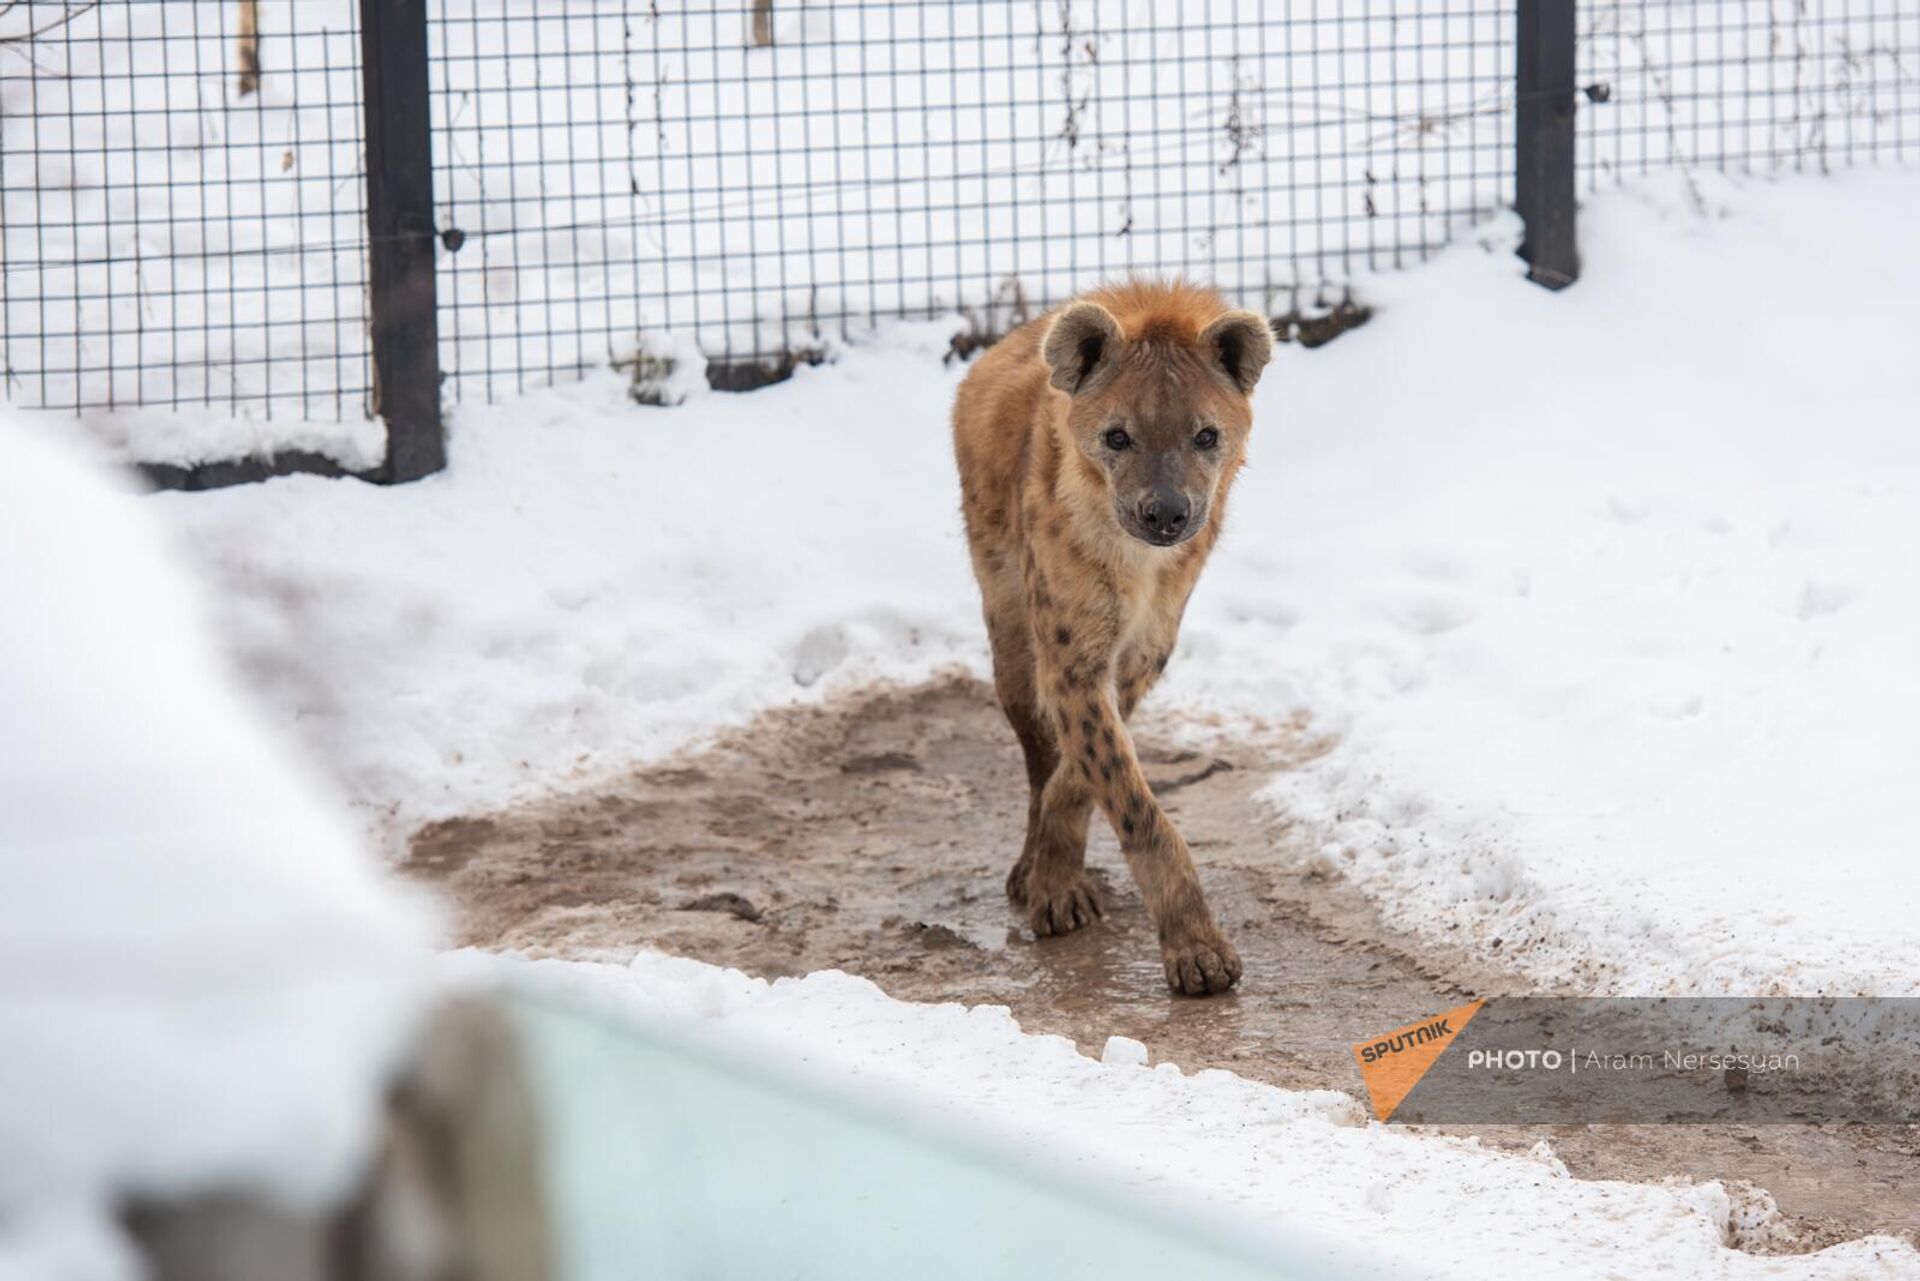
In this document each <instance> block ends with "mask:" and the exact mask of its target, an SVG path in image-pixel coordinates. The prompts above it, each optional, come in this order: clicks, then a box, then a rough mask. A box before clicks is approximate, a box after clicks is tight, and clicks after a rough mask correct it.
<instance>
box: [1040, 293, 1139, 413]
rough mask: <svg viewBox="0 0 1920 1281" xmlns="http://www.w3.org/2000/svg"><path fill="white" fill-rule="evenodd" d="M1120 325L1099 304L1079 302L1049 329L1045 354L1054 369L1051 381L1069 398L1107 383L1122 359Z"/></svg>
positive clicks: (1043, 345)
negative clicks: (1108, 377)
mask: <svg viewBox="0 0 1920 1281" xmlns="http://www.w3.org/2000/svg"><path fill="white" fill-rule="evenodd" d="M1120 342H1121V338H1120V322H1119V321H1117V320H1115V319H1114V318H1113V313H1112V312H1110V311H1108V310H1107V309H1106V308H1105V307H1102V306H1101V305H1100V304H1099V303H1097V302H1077V303H1074V304H1073V305H1072V306H1071V307H1068V308H1067V309H1066V310H1065V311H1063V312H1061V313H1060V314H1059V315H1058V316H1055V317H1054V318H1053V324H1052V325H1051V326H1049V327H1048V329H1047V338H1046V341H1045V342H1044V343H1043V344H1041V348H1040V351H1041V354H1042V355H1044V356H1045V357H1046V359H1047V365H1048V367H1049V368H1051V369H1052V370H1053V377H1052V378H1051V379H1050V380H1049V381H1050V382H1052V383H1053V385H1054V386H1056V387H1058V388H1059V389H1060V390H1061V391H1064V392H1066V393H1067V394H1068V395H1074V394H1076V393H1078V392H1083V391H1087V390H1088V389H1090V388H1092V387H1094V386H1096V385H1098V384H1099V383H1102V382H1105V381H1106V379H1107V375H1109V374H1111V373H1112V372H1113V370H1114V366H1115V364H1116V363H1118V361H1119V358H1120Z"/></svg>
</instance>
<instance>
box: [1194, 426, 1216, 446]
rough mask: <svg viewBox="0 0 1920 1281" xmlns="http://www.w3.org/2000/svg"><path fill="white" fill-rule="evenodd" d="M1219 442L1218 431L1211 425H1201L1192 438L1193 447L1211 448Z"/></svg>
mask: <svg viewBox="0 0 1920 1281" xmlns="http://www.w3.org/2000/svg"><path fill="white" fill-rule="evenodd" d="M1219 443H1220V433H1219V432H1217V431H1215V430H1214V429H1213V428H1211V427H1202V428H1201V429H1200V431H1199V432H1198V434H1196V435H1195V436H1194V438H1193V447H1194V448H1195V449H1212V448H1213V447H1214V446H1215V445H1218V444H1219Z"/></svg>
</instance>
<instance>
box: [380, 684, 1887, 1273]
mask: <svg viewBox="0 0 1920 1281" xmlns="http://www.w3.org/2000/svg"><path fill="white" fill-rule="evenodd" d="M1140 738H1141V743H1142V756H1143V759H1144V760H1145V762H1146V765H1147V772H1148V775H1149V777H1150V779H1151V780H1152V781H1153V782H1154V785H1155V788H1156V790H1157V791H1158V792H1160V794H1161V796H1162V799H1163V801H1164V803H1165V804H1166V806H1167V808H1168V809H1169V811H1170V812H1171V813H1172V814H1173V815H1174V817H1175V820H1176V821H1177V822H1178V823H1179V824H1180V827H1181V830H1182V831H1183V832H1184V833H1185V834H1186V836H1187V838H1188V841H1189V843H1190V844H1191V845H1192V847H1193V851H1194V857H1195V859H1196V861H1197V862H1198V863H1199V865H1200V874H1201V879H1202V881H1203V882H1204V884H1205V886H1206V889H1207V894H1208V897H1209V899H1210V901H1211V902H1212V904H1213V907H1214V911H1215V914H1216V916H1217V917H1218V919H1219V921H1220V924H1221V926H1222V927H1223V928H1224V929H1225V930H1227V932H1228V934H1229V936H1230V937H1231V938H1232V939H1233V941H1234V943H1235V945H1236V946H1237V947H1238V948H1239V950H1240V955H1241V958H1242V960H1243V961H1244V963H1245V966H1246V971H1245V975H1244V977H1243V978H1242V980H1241V985H1240V987H1239V988H1238V989H1236V990H1235V991H1234V992H1232V993H1229V994H1228V995H1226V996H1223V997H1212V998H1209V999H1206V1000H1190V999H1182V998H1176V997H1173V996H1171V995H1170V994H1169V993H1168V992H1167V990H1166V987H1165V982H1164V979H1163V977H1162V973H1161V966H1160V960H1159V953H1158V950H1157V949H1156V947H1155V945H1154V941H1153V933H1152V929H1151V927H1150V926H1149V924H1148V922H1147V919H1146V915H1145V913H1144V911H1143V910H1142V908H1141V905H1140V899H1139V896H1138V895H1137V894H1136V893H1135V892H1134V890H1133V886H1132V884H1131V882H1130V881H1129V879H1128V877H1127V875H1126V871H1125V866H1124V864H1123V863H1122V861H1121V858H1120V854H1119V850H1118V848H1117V847H1116V846H1115V845H1114V843H1113V839H1112V837H1111V834H1109V833H1107V832H1105V831H1104V830H1102V828H1103V824H1102V823H1101V822H1100V821H1099V820H1098V818H1097V816H1096V819H1095V823H1094V830H1095V833H1096V835H1095V839H1094V841H1093V844H1092V847H1091V849H1090V852H1089V857H1088V863H1089V867H1090V869H1091V870H1092V872H1093V874H1094V876H1095V877H1096V879H1098V880H1099V882H1100V884H1101V887H1102V889H1103V890H1104V891H1105V901H1106V908H1107V917H1106V920H1105V922H1104V923H1102V924H1101V925H1098V926H1096V927H1094V928H1093V929H1090V930H1083V931H1081V932H1079V933H1077V934H1073V935H1069V936H1067V937H1065V938H1057V939H1046V940H1042V941H1036V940H1034V939H1033V938H1032V937H1031V936H1030V935H1029V934H1028V933H1027V932H1026V930H1025V929H1024V927H1023V926H1022V925H1021V923H1020V918H1019V917H1018V916H1017V915H1016V914H1015V912H1014V911H1013V910H1012V909H1011V908H1010V907H1009V906H1008V904H1007V901H1006V897H1005V893H1004V889H1003V886H1004V882H1005V879H1006V873H1007V869H1008V868H1009V867H1010V866H1011V865H1012V863H1013V860H1014V858H1015V857H1016V856H1017V855H1018V853H1019V850H1020V839H1021V833H1022V826H1023V824H1024V822H1025V818H1026V782H1025V773H1024V770H1023V768H1022V766H1021V761H1020V752H1019V749H1018V748H1017V747H1016V745H1015V743H1014V741H1013V736H1012V734H1011V732H1010V731H1009V730H1008V729H1007V727H1006V724H1005V722H1004V721H1003V720H1002V719H1001V717H1000V713H999V711H998V709H997V708H996V707H995V706H994V704H993V701H992V694H991V691H990V690H989V689H988V688H987V687H986V686H985V685H982V684H980V683H978V682H975V681H971V680H965V679H950V680H945V681H941V682H937V683H934V684H932V685H928V686H923V687H919V688H915V689H909V690H884V691H878V692H874V693H871V694H868V695H865V696H863V697H861V698H859V699H858V700H854V701H849V702H847V703H844V704H841V705H838V706H833V707H827V708H811V709H798V710H783V711H780V712H776V713H772V714H769V715H767V716H765V717H763V718H762V719H761V720H760V721H758V722H756V724H755V725H754V726H753V727H751V728H750V729H747V730H743V731H739V732H737V733H733V734H730V735H728V736H726V737H725V738H723V739H722V740H721V741H720V742H719V743H717V744H716V745H715V746H713V747H711V748H708V749H706V750H703V751H701V752H699V753H697V754H691V755H687V756H683V757H681V758H679V759H677V760H675V761H672V762H670V763H668V764H665V765H662V766H659V767H655V768H651V769H647V770H644V771H640V772H636V773H635V774H633V775H632V776H631V777H630V778H629V779H628V780H626V781H625V782H623V783H622V784H620V785H619V786H616V787H611V788H606V789H603V790H600V791H596V792H593V793H588V794H580V795H570V796H561V797H554V798H551V799H548V800H545V801H542V802H540V803H538V804H536V805H534V806H530V807H528V808H524V809H519V810H515V811H511V812H506V813H501V814H493V815H486V816H474V817H470V818H463V819H456V820H452V821H449V822H445V823H438V824H434V825H432V826H430V827H428V828H426V829H424V830H423V831H421V832H420V833H419V834H417V835H416V837H415V838H414V840H413V842H412V846H411V850H410V853H409V857H408V859H407V861H406V863H405V865H404V870H405V871H406V872H407V873H408V874H409V875H410V876H412V877H414V878H415V879H418V880H420V881H423V882H425V883H428V884H430V885H433V886H436V887H438V888H439V889H440V891H441V892H442V893H444V894H445V895H446V896H447V897H448V898H450V899H451V901H452V902H453V904H454V905H455V907H456V910H457V913H458V930H459V941H460V942H461V943H464V944H472V945H476V946H481V947H488V948H498V949H515V950H519V951H523V952H526V953H528V954H530V955H535V956H561V957H568V958H574V959H594V960H615V961H624V960H625V959H627V958H628V957H630V956H631V955H632V954H633V952H634V951H635V950H636V949H637V948H641V947H648V948H655V949H659V950H662V951H666V952H672V953H676V954H679V955H684V956H690V957H695V958H697V959H699V960H703V961H708V962H712V963H715V964H721V965H728V966H733V967H736V968H738V969H741V970H745V971H746V972H748V973H750V974H756V975H761V976H764V977H775V976H779V975H787V974H805V973H808V972H811V971H814V970H819V969H842V970H846V971H848V972H850V973H854V974H859V975H863V976H865V977H867V978H870V979H872V980H873V981H874V982H876V983H878V984H879V985H880V986H881V987H882V988H884V989H885V990H886V991H887V992H889V993H890V994H892V995H894V996H896V997H900V998H902V999H904V1000H913V1001H963V1002H966V1003H968V1004H980V1003H995V1004H1003V1005H1007V1006H1009V1007H1011V1008H1012V1010H1013V1013H1014V1015H1015V1017H1017V1018H1018V1019H1019V1020H1020V1024H1021V1026H1022V1027H1024V1028H1026V1029H1027V1030H1028V1031H1031V1032H1050V1033H1056V1034H1059V1035H1063V1036H1067V1037H1071V1038H1072V1039H1073V1040H1074V1041H1075V1042H1077V1043H1078V1044H1079V1046H1080V1048H1081V1049H1082V1051H1083V1052H1086V1053H1090V1054H1095V1055H1097V1054H1099V1052H1100V1049H1101V1047H1102V1045H1103V1044H1104V1043H1105V1040H1106V1038H1107V1037H1108V1036H1109V1035H1114V1034H1118V1035H1123V1036H1130V1037H1133V1038H1135V1039H1137V1040H1140V1041H1143V1042H1145V1043H1146V1044H1147V1046H1148V1047H1149V1049H1150V1050H1151V1052H1152V1054H1153V1057H1154V1059H1155V1060H1156V1061H1159V1060H1169V1061H1172V1062H1175V1063H1178V1064H1180V1065H1181V1066H1182V1067H1183V1068H1186V1069H1188V1070H1194V1069H1199V1068H1206V1067H1224V1068H1229V1069H1231V1070H1233V1071H1236V1072H1239V1073H1241V1074H1242V1075H1245V1076H1249V1077H1253V1078H1256V1079H1259V1080H1264V1081H1268V1082H1271V1083H1273V1084H1276V1085H1281V1086H1285V1087H1288V1088H1293V1089H1306V1088H1330V1089H1339V1090H1345V1091H1348V1092H1350V1093H1354V1094H1359V1093H1360V1084H1359V1080H1358V1076H1357V1073H1356V1071H1355V1069H1354V1066H1353V1060H1352V1058H1351V1055H1350V1053H1349V1050H1348V1046H1349V1045H1350V1044H1351V1043H1352V1042H1353V1041H1355V1040H1358V1039H1360V1038H1362V1037H1364V1036H1366V1035H1369V1034H1371V1033H1374V1032H1379V1031H1382V1030H1385V1029H1388V1028H1392V1027H1396V1026H1398V1025H1400V1024H1402V1023H1406V1022H1409V1021H1411V1020H1413V1019H1415V1018H1418V1017H1420V1016H1421V1015H1424V1014H1429V1013H1432V1012H1435V1011H1438V1010H1442V1009H1446V1008H1448V1007H1450V1006H1453V1005H1457V1004H1460V1003H1461V1002H1462V1001H1464V1000H1467V999H1470V997H1472V996H1475V995H1489V994H1494V993H1497V992H1500V991H1515V990H1520V989H1518V988H1516V986H1515V983H1514V980H1513V979H1512V978H1511V977H1510V976H1504V975H1502V974H1501V973H1500V972H1498V971H1497V970H1494V969H1491V968H1489V967H1487V966H1485V965H1484V964H1481V963H1480V962H1478V961H1476V960H1475V959H1474V958H1470V957H1465V956H1460V955H1444V954H1439V953H1436V952H1435V951H1434V950H1433V949H1431V948H1425V947H1421V946H1418V945H1416V944H1414V943H1412V942H1411V941H1409V940H1407V939H1404V938H1398V937H1395V936H1393V935H1392V934H1391V933H1389V932H1388V931H1386V930H1384V929H1383V928H1382V927H1381V926H1380V924H1379V922H1378V921H1377V919H1375V918H1374V917H1373V915H1372V914H1371V913H1370V912H1369V911H1368V910H1367V909H1366V907H1365V905H1364V904H1361V903H1358V902H1356V901H1354V900H1353V899H1351V898H1350V897H1348V896H1346V895H1345V892H1344V891H1343V890H1342V889H1341V888H1340V887H1339V886H1338V885H1337V884H1331V883H1329V882H1326V881H1323V880H1319V879H1315V878H1310V877H1307V876H1305V875H1303V874H1301V872H1300V871H1299V870H1298V869H1300V868H1302V867H1304V866H1305V861H1306V860H1305V858H1304V857H1303V852H1302V851H1300V850H1297V849H1294V848H1291V847H1290V846H1289V845H1288V841H1287V834H1286V831H1285V825H1284V824H1283V823H1281V822H1280V821H1278V820H1276V818H1275V817H1274V816H1273V815H1272V814H1270V813H1268V812H1267V811H1266V810H1265V809H1264V807H1262V806H1259V805H1257V804H1256V803H1255V802H1254V801H1253V800H1252V794H1253V792H1254V791H1256V790H1257V789H1258V788H1259V786H1260V785H1261V783H1262V782H1263V781H1264V780H1265V779H1266V778H1267V777H1268V776H1269V775H1270V774H1271V773H1272V771H1273V770H1274V769H1275V768H1279V767H1281V766H1282V765H1284V762H1285V760H1286V759H1287V758H1288V755H1289V753H1290V752H1291V753H1294V754H1296V755H1297V754H1299V753H1303V752H1305V751H1308V750H1310V745H1309V744H1307V743H1305V742H1298V741H1290V740H1287V739H1285V738H1281V739H1279V740H1277V741H1274V742H1269V743H1265V744H1262V745H1260V746H1258V747H1255V746H1251V745H1240V746H1228V747H1224V748H1218V747H1216V748H1214V749H1212V750H1209V751H1204V752H1194V751H1191V750H1176V749H1174V748H1172V747H1171V746H1169V741H1170V740H1169V739H1168V738H1167V737H1166V736H1164V735H1161V736H1156V735H1155V733H1154V728H1153V724H1152V722H1151V720H1149V721H1148V722H1147V723H1146V725H1145V726H1144V727H1142V729H1141V734H1140ZM1474 1132H1475V1133H1478V1134H1479V1135H1481V1137H1482V1138H1483V1139H1484V1140H1485V1141H1488V1142H1491V1143H1496V1144H1499V1145H1501V1146H1510V1147H1514V1148H1517V1149H1525V1148H1527V1147H1530V1146H1532V1144H1533V1143H1535V1142H1536V1141H1537V1140H1538V1139H1540V1138H1543V1137H1544V1138H1547V1139H1548V1140H1550V1141H1551V1142H1552V1144H1553V1145H1554V1148H1555V1151H1556V1152H1557V1153H1558V1154H1559V1156H1560V1157H1561V1159H1562V1160H1563V1161H1564V1162H1565V1163H1566V1164H1567V1166H1568V1168H1569V1170H1571V1171H1572V1172H1573V1173H1574V1174H1576V1175H1578V1176H1580V1177H1585V1178H1615V1179H1633V1180H1657V1179H1661V1178H1667V1177H1675V1176H1678V1177H1685V1178H1691V1179H1709V1178H1720V1179H1724V1180H1727V1181H1728V1182H1729V1183H1730V1184H1732V1183H1733V1182H1735V1181H1739V1180H1750V1181H1751V1182H1752V1183H1754V1184H1757V1185H1759V1186H1761V1187H1764V1188H1766V1189H1767V1190H1768V1191H1770V1192H1771V1193H1773V1195H1774V1196H1775V1197H1776V1198H1777V1199H1778V1201H1779V1204H1780V1208H1781V1211H1782V1213H1783V1215H1784V1216H1785V1220H1784V1222H1783V1223H1782V1224H1780V1225H1779V1227H1780V1228H1781V1229H1782V1231H1779V1232H1774V1233H1772V1234H1769V1235H1767V1236H1766V1237H1765V1239H1757V1240H1755V1241H1750V1242H1741V1243H1740V1244H1749V1245H1754V1246H1756V1247H1760V1248H1766V1249H1769V1250H1787V1251H1794V1250H1806V1249H1813V1248H1818V1247H1820V1246H1824V1245H1827V1244H1831V1243H1833V1242H1834V1241H1838V1240H1844V1239H1849V1238H1852V1237H1857V1236H1861V1235H1864V1234H1866V1233H1869V1232H1874V1231H1886V1232H1900V1233H1911V1232H1913V1231H1914V1229H1915V1228H1916V1226H1917V1224H1920V1220H1917V1219H1916V1215H1915V1212H1914V1211H1913V1210H1912V1209H1911V1208H1910V1204H1911V1203H1910V1200H1909V1199H1908V1198H1906V1197H1904V1196H1902V1195H1901V1194H1900V1192H1899V1190H1898V1189H1899V1181H1900V1180H1901V1179H1902V1178H1903V1177H1905V1176H1906V1175H1907V1174H1909V1173H1910V1172H1911V1170H1912V1169H1913V1162H1914V1159H1915V1157H1916V1155H1920V1136H1917V1135H1916V1131H1915V1130H1914V1129H1913V1128H1911V1127H1909V1128H1902V1129H1885V1128H1883V1129H1870V1128H1866V1127H1823V1128H1814V1127H1806V1128H1801V1127H1784V1126H1782V1127H1762V1128H1752V1129H1741V1128H1738V1127H1732V1126H1671V1127H1666V1126H1608V1127H1574V1126H1567V1127H1550V1128H1546V1129H1541V1128H1537V1127H1536V1128H1527V1127H1495V1128H1493V1129H1491V1130H1490V1129H1488V1128H1486V1127H1480V1128H1477V1129H1476V1130H1475V1131H1474Z"/></svg>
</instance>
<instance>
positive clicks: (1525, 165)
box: [1514, 0, 1580, 289]
mask: <svg viewBox="0 0 1920 1281" xmlns="http://www.w3.org/2000/svg"><path fill="white" fill-rule="evenodd" d="M1517 3H1518V6H1519V10H1518V13H1517V14H1516V15H1515V16H1516V18H1517V22H1516V33H1515V41H1514V44H1515V49H1516V52H1517V55H1518V56H1517V59H1516V65H1515V73H1514V98H1515V109H1514V142H1515V148H1514V206H1515V207H1516V208H1517V209H1518V210H1519V211H1520V220H1521V221H1522V222H1523V223H1525V224H1526V240H1525V241H1524V242H1522V244H1521V246H1520V256H1521V257H1522V258H1525V259H1526V260H1527V263H1528V267H1529V270H1528V272H1527V277H1528V279H1530V280H1534V281H1537V282H1538V283H1540V284H1542V285H1545V286H1546V287H1547V288H1549V289H1561V288H1564V287H1565V286H1567V285H1570V284H1572V283H1573V282H1574V281H1575V280H1578V279H1579V278H1580V248H1579V244H1578V241H1577V238H1576V236H1575V232H1574V196H1573V192H1574V176H1573V136H1574V135H1573V128H1574V121H1573V115H1574V105H1573V103H1574V98H1573V93H1574V90H1573V79H1574V66H1573V45H1574V27H1575V24H1574V5H1575V0H1517Z"/></svg>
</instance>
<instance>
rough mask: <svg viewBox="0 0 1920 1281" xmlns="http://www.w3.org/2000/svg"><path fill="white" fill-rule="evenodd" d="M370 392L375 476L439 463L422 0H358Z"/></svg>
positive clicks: (407, 476)
mask: <svg viewBox="0 0 1920 1281" xmlns="http://www.w3.org/2000/svg"><path fill="white" fill-rule="evenodd" d="M360 58H361V80H362V83H363V84H364V86H365V88H364V91H363V92H364V96H365V102H366V122H367V125H366V128H367V245H368V254H367V257H368V263H367V267H368V278H369V284H370V289H371V294H372V304H371V305H372V313H373V314H372V322H373V324H372V328H373V385H374V401H375V406H376V408H377V409H378V411H379V414H380V416H381V417H382V418H383V419H385V420H386V424H387V463H386V466H385V467H384V468H383V469H382V471H381V479H382V480H385V481H387V482H389V483H395V482H399V481H407V480H418V479H420V477H422V476H426V475H430V474H431V473H433V472H437V471H439V470H440V469H441V468H442V467H445V466H446V465H447V446H446V437H445V435H444V433H443V431H442V428H441V423H440V326H439V319H438V313H437V309H436V298H435V291H434V279H433V248H434V239H433V135H432V128H431V125H430V121H429V116H428V105H429V104H428V81H427V8H426V0H360Z"/></svg>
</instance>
